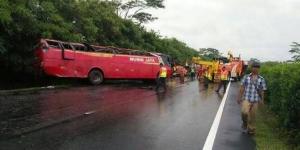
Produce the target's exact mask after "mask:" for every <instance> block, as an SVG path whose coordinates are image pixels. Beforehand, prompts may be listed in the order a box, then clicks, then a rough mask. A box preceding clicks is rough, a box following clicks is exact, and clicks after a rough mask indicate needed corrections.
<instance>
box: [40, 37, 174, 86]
mask: <svg viewBox="0 0 300 150" xmlns="http://www.w3.org/2000/svg"><path fill="white" fill-rule="evenodd" d="M35 55H36V59H37V66H38V68H39V69H41V70H42V71H43V72H44V73H45V74H46V75H50V76H55V77H72V78H88V79H89V81H90V82H91V83H92V84H94V85H98V84H100V83H102V82H103V81H104V79H143V80H144V79H148V80H149V79H151V80H155V79H156V78H157V75H158V73H159V64H160V63H162V64H164V66H166V67H167V70H168V76H170V75H171V74H172V73H171V64H172V59H171V57H170V56H168V55H164V54H160V53H150V52H145V51H140V50H132V49H123V48H116V47H105V46H95V45H88V44H85V43H84V44H80V43H71V42H63V41H58V40H52V39H41V40H40V42H39V44H38V46H37V48H36V49H35Z"/></svg>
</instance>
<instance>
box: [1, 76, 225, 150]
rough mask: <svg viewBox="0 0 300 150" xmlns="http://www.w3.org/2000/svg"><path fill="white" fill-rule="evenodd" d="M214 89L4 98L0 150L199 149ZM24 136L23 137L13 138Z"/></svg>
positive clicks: (215, 103)
mask: <svg viewBox="0 0 300 150" xmlns="http://www.w3.org/2000/svg"><path fill="white" fill-rule="evenodd" d="M214 88H215V87H214V85H210V86H209V88H208V89H204V88H203V85H202V84H199V83H198V82H197V81H194V82H190V83H187V84H184V85H178V84H176V83H172V84H170V85H169V89H168V91H167V92H166V93H165V94H163V93H161V94H156V92H154V91H153V90H152V89H151V88H149V87H147V86H145V85H143V84H141V85H140V84H138V85H133V86H132V85H130V84H129V85H127V84H122V85H104V86H100V87H92V86H89V87H76V88H68V89H54V90H46V91H36V92H27V93H20V94H13V95H1V98H0V102H1V105H0V107H1V109H0V113H1V114H0V117H1V118H2V119H1V122H0V123H1V130H0V131H1V135H0V149H5V150H11V149H12V150H13V149H26V150H27V149H28V150H29V149H30V150H31V149H33V150H42V149H43V150H44V149H45V150H56V149H61V150H68V149H69V150H77V149H78V150H84V149H86V150H93V149H97V150H98V149H104V150H106V149H109V150H114V149H116V150H119V149H122V150H126V149H128V150H141V149H143V150H146V149H151V150H155V149H157V150H169V149H170V150H175V149H178V150H182V149H189V150H193V149H197V150H199V149H201V148H202V146H203V145H204V142H205V139H206V137H207V135H208V132H209V129H210V126H211V124H212V122H213V120H214V116H215V114H216V112H217V109H218V107H219V104H220V102H221V99H222V95H219V94H216V93H215V92H214ZM22 132H26V134H22V135H20V136H13V135H17V134H20V133H22Z"/></svg>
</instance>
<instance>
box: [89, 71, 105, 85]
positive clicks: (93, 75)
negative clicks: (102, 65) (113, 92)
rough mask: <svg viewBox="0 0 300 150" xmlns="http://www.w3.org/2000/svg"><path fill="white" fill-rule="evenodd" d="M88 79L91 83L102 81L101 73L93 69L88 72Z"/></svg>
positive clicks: (97, 83)
mask: <svg viewBox="0 0 300 150" xmlns="http://www.w3.org/2000/svg"><path fill="white" fill-rule="evenodd" d="M89 81H90V83H91V84H93V85H99V84H101V83H102V82H103V74H102V72H101V71H100V70H97V69H93V70H92V71H91V72H90V73H89Z"/></svg>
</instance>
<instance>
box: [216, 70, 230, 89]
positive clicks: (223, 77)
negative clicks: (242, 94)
mask: <svg viewBox="0 0 300 150" xmlns="http://www.w3.org/2000/svg"><path fill="white" fill-rule="evenodd" d="M227 82H228V70H227V69H226V67H225V66H223V67H222V69H221V80H220V83H219V86H218V89H217V90H216V92H219V91H220V89H221V88H222V86H223V87H224V89H223V92H224V93H225V90H226V85H227Z"/></svg>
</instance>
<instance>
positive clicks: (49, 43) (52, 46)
mask: <svg viewBox="0 0 300 150" xmlns="http://www.w3.org/2000/svg"><path fill="white" fill-rule="evenodd" d="M46 42H47V44H48V45H49V47H51V48H57V49H60V46H59V43H58V42H55V41H46Z"/></svg>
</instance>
